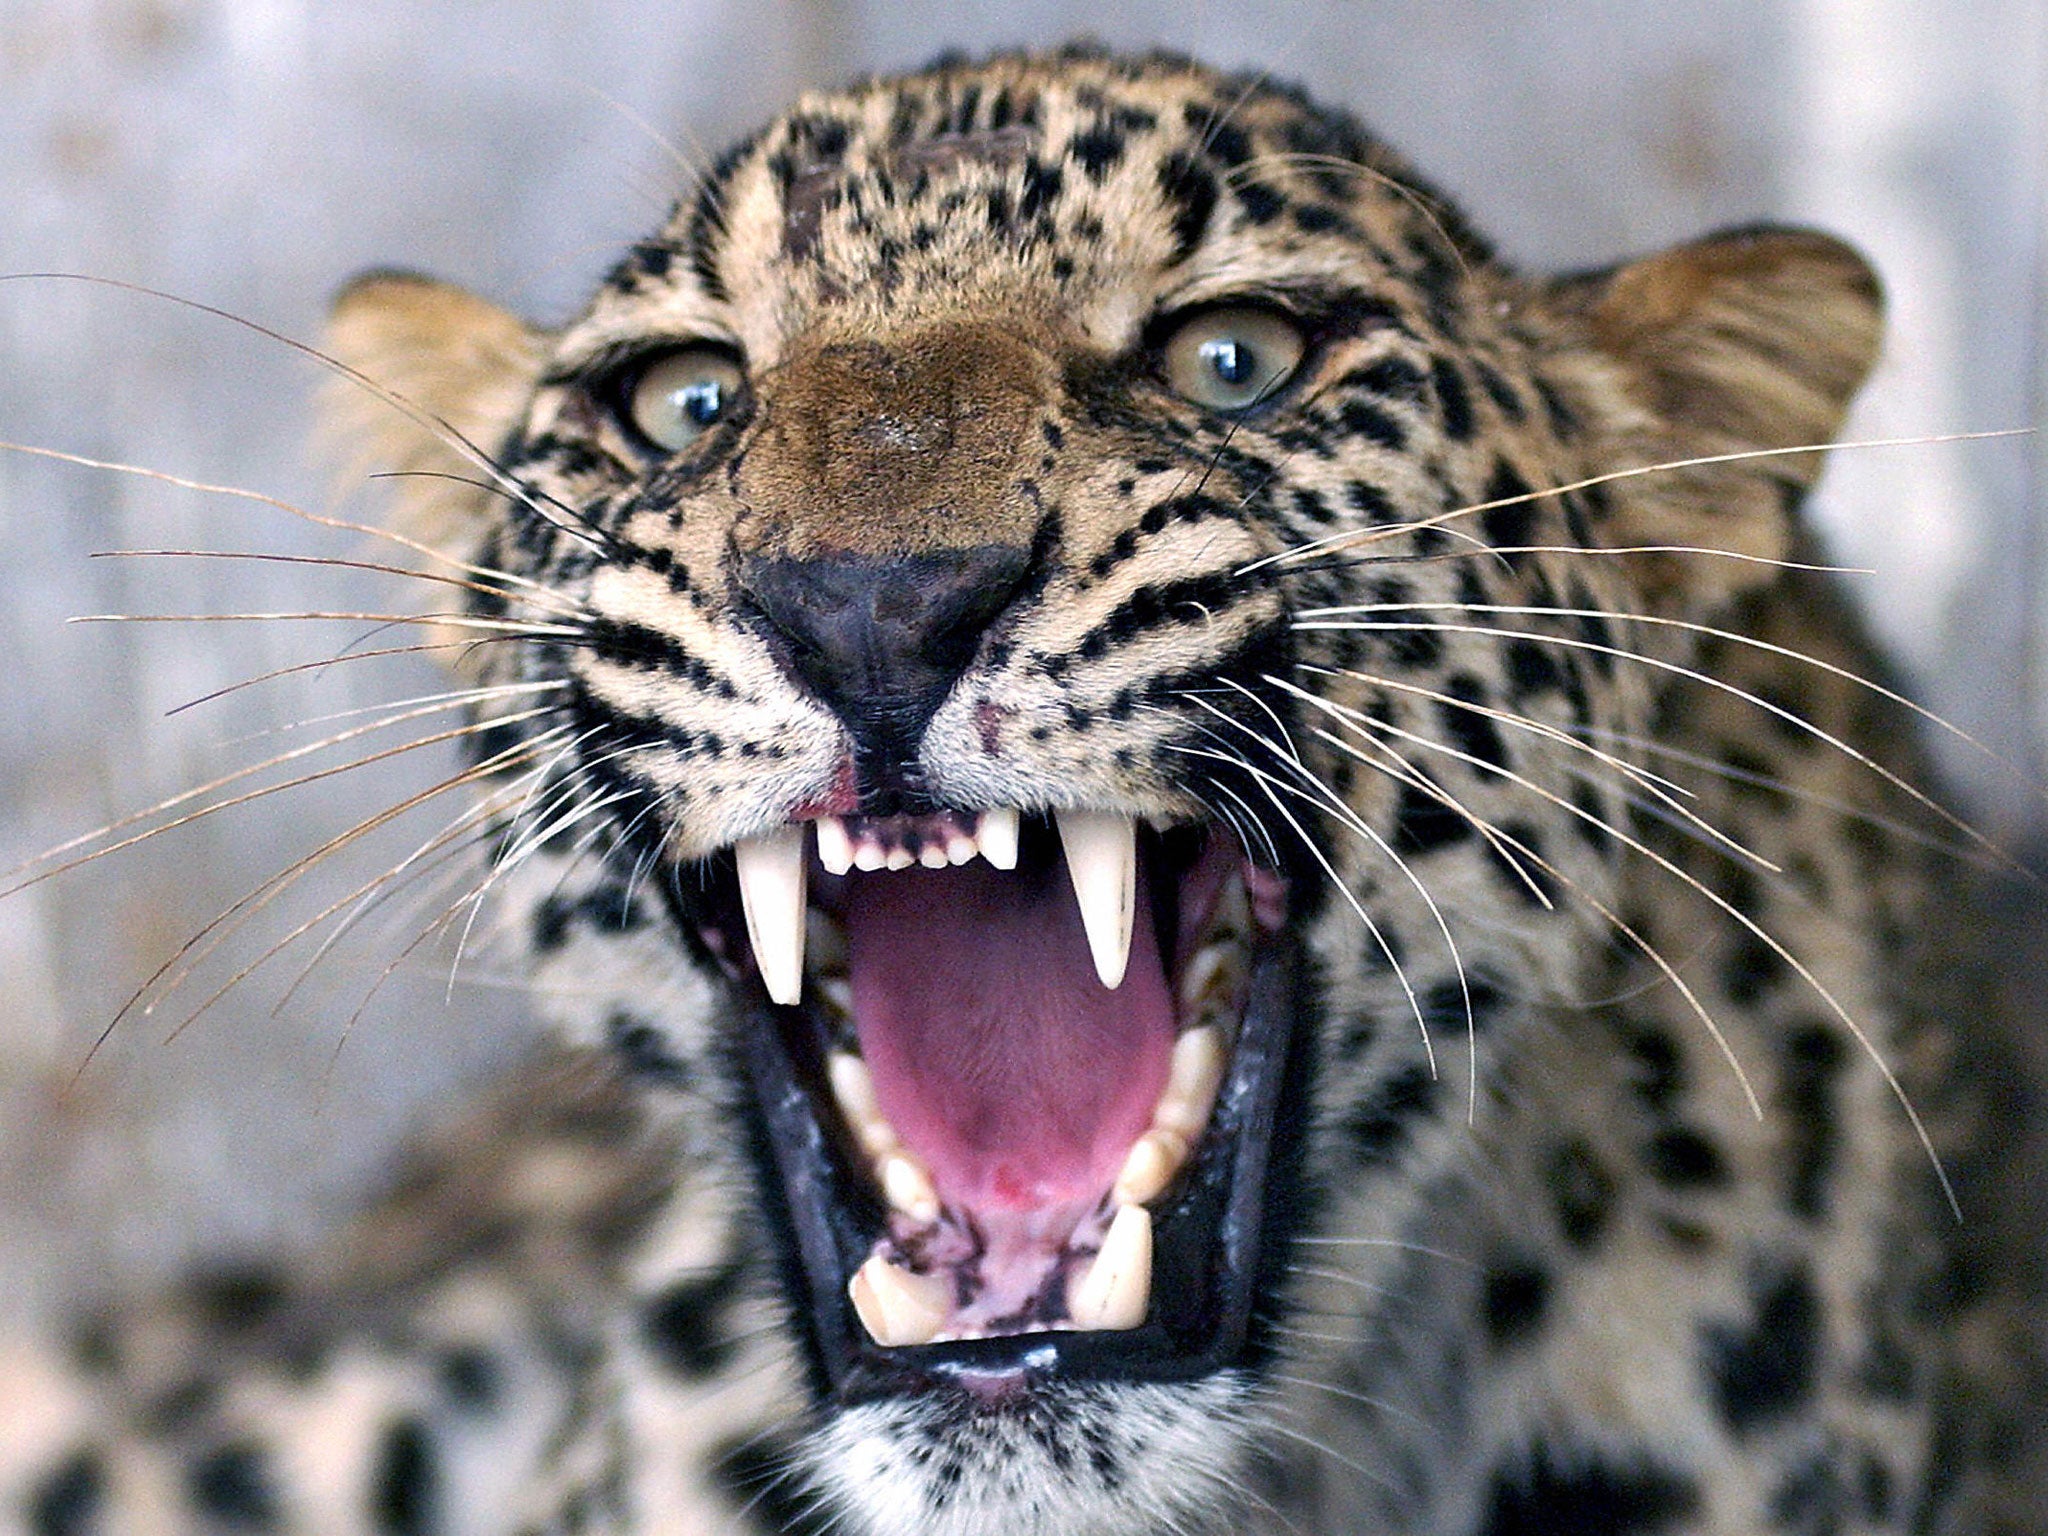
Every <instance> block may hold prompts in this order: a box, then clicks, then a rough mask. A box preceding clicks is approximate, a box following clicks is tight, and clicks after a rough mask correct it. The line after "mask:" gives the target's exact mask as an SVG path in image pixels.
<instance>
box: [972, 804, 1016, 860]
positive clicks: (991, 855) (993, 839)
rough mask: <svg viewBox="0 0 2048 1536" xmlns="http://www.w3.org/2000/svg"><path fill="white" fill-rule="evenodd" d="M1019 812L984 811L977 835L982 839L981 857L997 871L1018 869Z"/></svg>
mask: <svg viewBox="0 0 2048 1536" xmlns="http://www.w3.org/2000/svg"><path fill="white" fill-rule="evenodd" d="M1017 824H1018V816H1017V812H1016V811H1015V810H1013V809H1003V810H995V811H983V812H982V813H981V826H980V827H979V828H977V829H976V835H977V836H978V837H979V838H980V839H981V856H982V857H983V858H984V859H987V860H988V861H989V863H991V864H993V865H995V867H996V868H997V869H1015V868H1016V867H1017Z"/></svg>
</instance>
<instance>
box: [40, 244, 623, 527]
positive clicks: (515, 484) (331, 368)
mask: <svg viewBox="0 0 2048 1536" xmlns="http://www.w3.org/2000/svg"><path fill="white" fill-rule="evenodd" d="M0 282H9V283H16V282H73V283H89V284H92V285H93V286H95V287H102V288H111V289H114V290H116V291H118V292H122V293H132V294H136V295H139V296H141V297H144V298H149V299H155V300H157V301H158V302H160V303H165V304H174V305H177V306H178V307H179V308H181V309H188V310H192V311H194V312H195V313H198V314H202V315H210V316H212V317H213V318H214V319H216V320H223V321H226V322H227V323H228V324H230V325H236V326H240V327H241V328H242V329H244V330H246V331H251V332H254V333H255V334H256V335H258V336H262V337H264V338H266V339H267V340H269V341H273V342H275V343H277V344H278V345H279V346H282V347H286V348H288V349H289V350H291V351H293V352H296V353H298V354H299V355H300V356H302V357H306V358H310V359H311V360H312V361H313V362H315V363H317V364H319V366H321V367H322V368H325V369H326V370H327V371H328V372H330V373H332V374H334V375H335V376H336V377H338V378H341V379H345V380H347V381H348V382H349V383H350V384H352V385H354V386H355V387H356V388H358V389H361V390H363V391H365V392H366V393H368V394H369V395H370V396H371V397H372V398H374V399H377V400H381V401H382V402H383V403H384V404H386V405H388V406H390V407H391V408H392V409H393V410H395V411H397V412H398V413H399V414H400V415H401V416H403V417H405V418H406V420H408V421H410V422H412V423H413V425H415V426H417V427H419V428H420V429H421V430H422V431H424V432H426V433H428V434H429V435H430V436H432V437H434V438H435V439H436V440H437V441H439V442H441V443H442V444H444V445H445V446H447V447H449V448H451V449H453V450H454V451H455V452H456V453H457V454H459V455H461V456H462V457H463V458H465V459H468V460H469V461H470V462H471V463H472V464H474V465H476V466H477V467H478V468H479V469H481V470H483V471H484V473H485V474H487V475H489V476H490V477H491V480H492V481H493V483H495V484H497V485H500V486H503V487H504V488H506V489H507V490H509V491H511V492H512V493H513V494H514V495H516V496H517V497H518V498H519V501H520V504H521V505H522V506H524V507H525V508H526V509H527V510H528V511H529V512H531V513H533V515H534V516H535V517H537V518H539V519H540V520H541V521H542V522H544V523H546V524H547V525H548V526H549V527H551V528H553V529H555V530H556V531H557V532H558V533H562V534H566V535H568V536H569V537H570V538H574V539H578V540H581V541H582V542H583V543H585V544H587V545H588V546H590V548H591V549H593V550H594V551H596V552H597V553H599V554H606V553H609V552H610V547H611V544H612V540H611V537H610V535H609V534H606V533H605V532H604V530H603V529H600V528H596V527H594V526H593V525H591V524H590V523H589V520H588V519H586V518H584V517H583V515H582V514H581V513H579V512H577V511H575V509H573V508H571V507H565V506H563V505H562V504H561V503H560V502H559V501H557V500H556V499H555V498H554V497H552V496H538V495H537V493H535V492H534V490H533V489H532V488H531V487H529V486H526V485H525V484H523V483H522V482H521V481H520V480H519V479H518V478H517V477H515V476H513V475H511V474H509V473H507V472H506V470H505V469H504V467H503V466H501V465H500V464H499V463H498V462H497V460H496V459H494V458H492V457H491V455H489V454H488V453H485V452H484V451H483V450H482V449H481V448H479V447H478V446H477V445H476V444H475V443H473V442H471V441H470V440H469V439H468V438H467V437H465V436H463V434H462V433H461V432H459V431H457V430H456V429H455V428H454V427H453V426H452V425H450V424H449V423H448V422H447V421H445V420H443V419H442V418H441V417H439V416H437V415H435V414H434V413H433V412H432V411H429V410H427V409H426V408H425V407H424V406H421V405H417V404H415V403H414V402H413V401H411V400H408V399H407V398H406V397H405V396H404V395H401V394H400V393H399V392H398V391H397V390H394V389H388V388H386V387H385V386H384V385H382V384H379V383H378V382H377V381H376V380H375V379H373V378H371V377H370V376H369V375H368V374H366V373H364V372H362V371H361V370H360V369H357V368H352V367H350V366H349V365H348V364H347V363H344V362H343V361H341V359H340V358H338V357H333V356H331V355H329V354H328V353H326V352H323V351H321V350H320V349H319V348H318V347H314V346H310V345H308V344H307V343H305V342H303V341H299V340H297V339H295V338H294V337H291V336H287V335H285V334H284V332H282V331H277V330H273V329H271V328H270V327H269V326H267V325H262V324H260V323H258V322H257V321H254V320H251V319H248V318H247V317H246V316H243V315H238V314H235V313H234V312H233V311H232V310H227V309H222V308H220V307H219V306H218V305H214V304H207V303H203V302H201V301H200V300H198V299H188V298H184V297H182V296H181V295H179V294H175V293H169V292H166V291H164V290H163V289H160V288H151V287H149V286H147V285H146V284H143V283H131V282H127V281H124V280H123V279H121V278H115V277H98V276H95V275H93V274H91V273H87V272H9V273H0ZM105 467H125V466H105ZM230 493H231V494H232V492H230ZM258 499H265V498H258ZM550 505H552V506H553V507H554V508H556V509H557V510H559V511H560V512H562V513H563V514H564V515H566V516H567V517H568V518H569V519H570V521H569V522H567V523H563V522H558V521H557V520H556V519H555V517H554V516H553V515H552V514H551V513H550V512H549V510H548V508H549V506H550ZM579 523H581V524H583V525H584V526H583V527H578V526H576V525H577V524H579Z"/></svg>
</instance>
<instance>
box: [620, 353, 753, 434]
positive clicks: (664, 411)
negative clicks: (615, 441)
mask: <svg viewBox="0 0 2048 1536" xmlns="http://www.w3.org/2000/svg"><path fill="white" fill-rule="evenodd" d="M745 384H746V377H745V375H744V374H742V373H741V372H740V367H739V364H738V363H736V362H734V361H733V360H732V358H731V357H730V356H728V355H727V354H726V353H724V352H720V351H716V350H714V349H712V348H710V347H690V348H688V349H686V350H684V351H681V352H665V353H663V354H662V355H661V356H659V357H657V358H655V359H654V361H653V362H651V363H649V364H648V365H647V366H646V367H645V368H643V369H642V370H641V372H640V376H639V378H637V379H635V380H634V381H633V384H632V388H631V390H630V391H629V392H628V394H627V396H626V410H627V414H628V415H629V416H630V417H631V418H632V422H633V426H634V428H635V429H636V430H637V431H638V432H639V433H640V435H641V436H643V437H645V438H646V439H647V440H648V441H649V442H651V443H653V444H655V445H656V446H657V447H661V448H666V449H668V450H669V451H670V452H671V453H673V452H676V451H678V450H680V449H683V448H687V447H689V446H690V444H691V443H693V442H695V441H696V440H697V439H698V438H700V437H702V436H703V435H704V433H705V432H707V431H708V430H710V429H711V428H712V427H715V426H717V425H718V423H719V422H721V421H723V420H724V419H725V418H726V417H727V416H728V415H729V414H730V413H731V411H732V408H733V405H734V402H736V401H737V400H738V399H739V395H740V390H741V389H742V388H744V387H745Z"/></svg>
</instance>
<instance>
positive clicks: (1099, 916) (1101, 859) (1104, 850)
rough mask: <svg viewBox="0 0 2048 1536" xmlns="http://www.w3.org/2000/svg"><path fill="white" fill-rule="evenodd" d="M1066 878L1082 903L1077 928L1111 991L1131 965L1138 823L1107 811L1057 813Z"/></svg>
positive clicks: (1136, 879)
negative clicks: (1071, 882)
mask: <svg viewBox="0 0 2048 1536" xmlns="http://www.w3.org/2000/svg"><path fill="white" fill-rule="evenodd" d="M1059 827H1060V841H1061V843H1063V844H1064V845H1065V846H1066V850H1067V876H1068V878H1069V879H1071V880H1072V881H1073V883H1074V897H1075V899H1076V900H1077V901H1079V902H1080V904H1081V926H1082V927H1083V928H1084V929H1086V930H1087V933H1088V952H1089V954H1090V955H1092V956H1093V957H1094V960H1095V974H1096V975H1097V976H1099V977H1101V978H1102V984H1103V985H1104V986H1105V987H1108V988H1109V989H1110V990H1111V991H1112V992H1114V991H1115V990H1116V989H1117V988H1118V987H1120V986H1122V985H1123V980H1124V969H1125V967H1126V966H1128V965H1129V964H1130V963H1131V919H1132V916H1133V914H1134V912H1135V909H1136V906H1137V899H1138V824H1137V823H1136V822H1134V821H1132V820H1131V818H1130V817H1128V816H1118V815H1115V814H1113V813H1111V812H1108V811H1061V812H1060V813H1059Z"/></svg>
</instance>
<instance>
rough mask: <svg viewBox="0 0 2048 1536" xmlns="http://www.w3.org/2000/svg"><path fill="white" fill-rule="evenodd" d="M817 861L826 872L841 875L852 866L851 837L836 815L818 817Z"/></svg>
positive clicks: (843, 823) (844, 824)
mask: <svg viewBox="0 0 2048 1536" xmlns="http://www.w3.org/2000/svg"><path fill="white" fill-rule="evenodd" d="M818 862H819V863H820V864H822V865H824V866H825V870H826V873H828V874H834V875H843V874H845V873H846V872H847V871H848V870H849V869H851V868H853V838H852V837H851V836H850V835H849V834H848V832H847V830H846V823H845V822H843V821H841V820H840V819H839V818H838V817H837V816H820V817H819V818H818Z"/></svg>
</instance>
